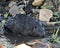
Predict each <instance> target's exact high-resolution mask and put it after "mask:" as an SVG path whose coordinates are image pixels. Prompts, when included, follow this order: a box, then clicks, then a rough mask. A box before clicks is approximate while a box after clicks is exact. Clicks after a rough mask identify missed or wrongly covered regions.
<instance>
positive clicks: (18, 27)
mask: <svg viewBox="0 0 60 48" xmlns="http://www.w3.org/2000/svg"><path fill="white" fill-rule="evenodd" d="M12 28H13V29H12ZM4 29H5V31H6V32H5V33H8V34H10V33H12V32H13V33H15V34H20V35H22V36H45V30H44V26H43V25H42V23H41V22H40V21H38V20H36V19H35V18H32V17H31V16H27V15H24V14H18V15H16V16H15V17H13V18H10V19H8V20H7V22H6V24H5V26H4Z"/></svg>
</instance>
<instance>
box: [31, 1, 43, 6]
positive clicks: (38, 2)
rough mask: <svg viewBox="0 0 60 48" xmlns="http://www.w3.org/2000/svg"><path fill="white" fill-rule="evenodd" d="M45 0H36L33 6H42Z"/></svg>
mask: <svg viewBox="0 0 60 48" xmlns="http://www.w3.org/2000/svg"><path fill="white" fill-rule="evenodd" d="M43 1H44V0H34V2H33V3H32V5H33V6H40V5H41V4H42V3H43Z"/></svg>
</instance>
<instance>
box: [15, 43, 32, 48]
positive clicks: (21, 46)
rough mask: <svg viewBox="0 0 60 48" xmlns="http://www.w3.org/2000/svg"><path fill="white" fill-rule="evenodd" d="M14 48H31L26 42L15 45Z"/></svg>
mask: <svg viewBox="0 0 60 48" xmlns="http://www.w3.org/2000/svg"><path fill="white" fill-rule="evenodd" d="M15 48H32V47H30V46H28V45H26V44H20V45H17V46H16V47H15Z"/></svg>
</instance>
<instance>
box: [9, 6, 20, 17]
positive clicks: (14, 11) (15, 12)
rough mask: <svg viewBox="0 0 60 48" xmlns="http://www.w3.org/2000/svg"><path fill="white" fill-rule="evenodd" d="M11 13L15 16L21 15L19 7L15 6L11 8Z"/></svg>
mask: <svg viewBox="0 0 60 48" xmlns="http://www.w3.org/2000/svg"><path fill="white" fill-rule="evenodd" d="M9 13H10V14H11V15H13V16H15V15H16V14H19V13H20V10H19V7H18V6H16V5H14V6H13V7H11V8H10V10H9Z"/></svg>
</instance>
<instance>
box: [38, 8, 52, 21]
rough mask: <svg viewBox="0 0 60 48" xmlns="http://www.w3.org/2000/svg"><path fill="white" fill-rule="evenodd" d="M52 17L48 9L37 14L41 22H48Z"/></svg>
mask: <svg viewBox="0 0 60 48" xmlns="http://www.w3.org/2000/svg"><path fill="white" fill-rule="evenodd" d="M51 17H53V12H52V11H51V10H49V9H40V12H39V19H40V20H41V21H48V22H49V20H50V18H51Z"/></svg>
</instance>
